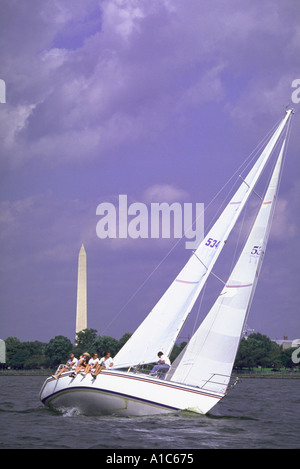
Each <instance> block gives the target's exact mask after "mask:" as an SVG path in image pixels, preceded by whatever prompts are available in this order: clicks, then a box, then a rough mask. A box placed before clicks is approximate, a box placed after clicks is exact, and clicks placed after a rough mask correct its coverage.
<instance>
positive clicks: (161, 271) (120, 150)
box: [0, 0, 300, 342]
mask: <svg viewBox="0 0 300 469" xmlns="http://www.w3.org/2000/svg"><path fill="white" fill-rule="evenodd" d="M0 23H1V26H0V31H1V35H0V54H1V61H0V64H1V65H0V78H1V79H2V80H4V82H5V84H6V103H2V104H0V135H1V140H0V152H1V159H0V175H1V184H0V223H1V231H0V237H1V264H0V272H1V310H0V315H1V316H0V337H1V338H3V339H6V338H7V337H8V336H15V337H18V338H19V339H20V340H22V341H26V340H41V341H45V342H48V341H49V340H50V339H51V338H53V337H55V336H57V335H64V336H67V337H69V338H70V339H71V340H73V339H74V335H75V312H76V283H77V260H78V252H79V249H80V247H81V244H82V243H84V245H85V248H86V252H87V262H88V327H90V328H94V329H96V330H97V331H98V334H100V335H111V336H113V337H115V338H120V337H121V336H122V335H123V334H124V333H125V332H133V331H134V329H135V328H136V327H137V326H138V324H139V323H140V322H141V320H142V319H143V318H144V317H145V316H146V314H147V313H148V312H149V311H150V310H151V308H152V307H153V306H154V304H155V303H156V301H157V300H158V299H159V298H160V296H161V295H162V294H163V292H164V290H165V289H166V288H167V287H168V286H169V284H170V283H171V281H172V280H173V279H174V277H175V276H176V274H177V273H178V272H179V271H180V270H181V268H182V266H183V264H184V262H185V261H186V260H188V258H189V256H190V254H191V251H189V250H188V249H186V248H185V242H184V240H182V241H183V242H181V243H177V241H178V239H174V237H172V236H171V237H170V239H162V238H158V239H151V238H150V237H148V238H145V239H141V238H140V239H132V238H119V237H117V238H115V239H100V238H99V237H98V236H97V232H96V226H97V223H98V222H99V220H100V216H99V214H97V213H96V212H97V207H98V206H99V204H102V203H111V204H112V205H113V206H115V207H116V209H118V200H119V195H122V194H123V195H126V196H127V202H128V205H131V204H133V203H136V202H138V203H142V204H145V206H146V207H149V208H150V203H151V202H167V203H169V204H171V203H172V202H178V203H180V204H184V203H189V204H192V205H193V207H195V204H196V203H204V206H205V207H206V206H207V207H209V203H210V201H211V200H212V199H214V197H215V196H216V194H218V191H219V190H220V189H221V188H222V187H223V186H224V184H225V183H227V182H228V181H229V179H230V177H231V176H232V175H233V174H234V173H235V171H236V170H237V168H238V167H239V166H240V164H241V163H242V162H243V161H245V160H246V159H247V157H248V156H249V155H250V154H251V152H252V151H253V150H254V149H255V147H256V146H257V144H258V143H259V142H261V141H262V140H263V139H264V138H265V136H266V135H267V134H268V133H269V132H270V130H271V129H272V128H273V127H274V125H275V124H276V123H277V122H278V121H279V120H280V119H281V118H282V117H283V116H284V112H285V107H286V106H287V105H293V107H294V109H295V116H294V118H293V123H292V128H291V136H290V141H289V148H288V152H287V157H286V162H285V165H284V172H283V176H282V182H281V187H280V194H279V200H278V203H277V208H276V213H275V218H274V223H273V230H272V234H271V238H270V242H269V246H268V249H267V253H266V257H265V260H264V265H263V268H262V272H261V280H260V283H259V286H258V287H257V291H256V297H255V300H254V302H253V305H252V310H251V313H250V316H249V319H248V326H249V328H251V329H254V330H255V331H256V332H261V333H264V334H267V335H268V336H269V337H271V338H282V337H283V335H288V336H289V337H290V338H296V337H297V338H298V337H299V336H300V315H299V313H300V311H299V281H300V273H299V267H298V266H299V243H298V239H299V228H300V220H299V205H298V204H299V198H300V159H299V156H300V155H299V148H300V132H299V122H300V117H299V114H300V112H299V111H300V107H299V106H300V105H299V104H298V103H297V102H293V101H295V99H293V98H292V93H293V92H294V95H293V96H296V97H297V96H298V97H300V92H299V93H298V95H297V94H295V92H296V91H297V90H296V89H295V88H293V86H292V84H293V82H294V81H295V80H297V79H300V63H299V57H300V8H299V1H298V0H288V1H286V0H277V1H276V2H274V1H273V0H266V1H264V2H261V0H252V1H251V2H250V1H248V2H246V1H241V0H224V1H220V0H151V1H149V0H72V1H70V0H1V17H0ZM227 188H228V186H227ZM222 200H223V199H222V198H221V195H220V197H217V198H215V199H214V204H213V206H215V205H217V204H216V203H217V202H219V203H221V202H222ZM251 204H252V205H253V206H254V204H255V196H254V200H253V201H251V203H250V206H251ZM182 206H183V205H182ZM209 217H210V214H209V210H208V212H207V214H206V213H205V220H204V223H205V226H206V227H207V226H208V223H209ZM245 219H246V217H245ZM240 225H241V224H240ZM240 230H241V231H243V229H242V227H241V226H240ZM168 253H169V255H168ZM226 256H227V254H226ZM228 256H229V253H228ZM231 259H232V258H231ZM230 262H232V260H231V261H230ZM216 271H217V273H218V272H221V274H223V267H222V265H221V267H220V270H219V271H218V270H216ZM212 283H213V285H212V286H211V287H208V288H207V298H205V299H204V300H203V301H202V303H201V309H200V311H199V305H196V307H195V311H194V312H193V314H192V315H191V323H189V324H187V325H186V326H185V328H184V330H183V331H182V335H181V336H180V340H181V339H182V340H186V338H187V337H189V336H190V334H191V331H192V330H193V328H194V321H195V319H196V318H198V320H200V319H201V317H203V316H204V315H205V314H206V312H208V308H209V306H210V305H211V302H212V297H213V294H212V291H213V289H217V291H219V290H220V288H221V285H220V284H218V282H217V281H214V282H212Z"/></svg>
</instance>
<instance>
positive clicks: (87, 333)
mask: <svg viewBox="0 0 300 469" xmlns="http://www.w3.org/2000/svg"><path fill="white" fill-rule="evenodd" d="M96 341H97V330H96V329H84V330H83V331H80V332H78V334H77V335H76V347H75V352H74V353H75V355H76V356H77V355H78V356H77V358H78V357H79V356H80V355H81V354H82V353H84V352H88V353H93V350H95V343H96Z"/></svg>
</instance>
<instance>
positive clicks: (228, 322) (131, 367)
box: [40, 110, 293, 416]
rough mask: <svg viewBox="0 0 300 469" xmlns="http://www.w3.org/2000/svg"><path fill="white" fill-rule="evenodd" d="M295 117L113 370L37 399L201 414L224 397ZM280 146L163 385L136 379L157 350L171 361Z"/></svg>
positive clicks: (52, 385)
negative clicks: (242, 239) (231, 255)
mask: <svg viewBox="0 0 300 469" xmlns="http://www.w3.org/2000/svg"><path fill="white" fill-rule="evenodd" d="M292 115H293V110H287V111H286V114H285V116H284V118H283V119H282V121H281V122H280V123H279V125H278V127H277V128H276V130H275V131H274V133H273V134H272V136H271V138H270V140H269V142H268V143H267V145H266V146H265V148H264V150H263V151H262V152H261V154H260V156H259V158H258V159H257V161H256V162H255V164H254V166H253V167H252V169H251V170H250V171H249V173H248V175H247V176H246V177H245V178H244V179H243V180H242V182H241V184H240V186H239V188H238V190H237V191H236V192H235V194H234V196H233V197H232V198H231V200H230V202H229V203H228V204H227V206H226V207H225V209H224V210H223V212H222V214H221V215H220V216H219V218H218V219H217V221H216V222H215V224H214V225H213V227H212V228H211V229H210V230H209V232H208V233H207V235H206V236H205V237H204V239H203V241H202V242H201V243H200V245H199V247H198V248H197V249H196V251H195V252H194V253H193V255H192V256H191V257H190V259H189V260H188V262H187V263H186V264H185V266H184V267H183V269H182V270H181V272H180V273H179V274H178V276H177V277H176V278H175V280H174V281H173V282H172V284H171V285H170V287H169V288H168V289H167V291H166V292H165V294H164V295H163V296H162V298H161V299H160V300H159V301H158V303H157V304H156V305H155V307H154V308H153V310H152V311H151V312H150V313H149V314H148V316H147V317H146V319H145V320H144V321H143V322H142V323H141V325H140V326H139V327H138V329H137V330H136V331H135V332H134V334H133V335H132V336H131V337H130V339H129V340H128V341H127V342H126V343H125V345H124V346H123V347H122V348H121V350H120V351H119V352H118V353H117V355H116V356H115V357H114V367H113V369H106V370H103V371H102V372H101V373H100V374H99V375H98V376H97V377H96V378H94V377H93V376H92V375H91V374H87V375H86V376H85V377H83V376H81V375H77V376H76V377H75V378H74V377H72V376H70V372H66V373H62V375H61V377H60V378H59V379H54V378H52V377H50V378H48V379H47V380H46V381H45V383H44V384H43V387H42V389H41V393H40V398H41V401H42V402H43V403H44V404H45V405H47V406H49V407H52V408H55V409H72V408H75V409H78V410H79V411H80V412H82V413H84V414H88V415H99V414H100V415H101V414H120V415H127V416H130V415H152V414H157V413H164V412H176V411H179V410H189V411H193V412H197V413H201V414H206V413H207V412H209V410H210V409H211V408H212V407H214V406H215V405H216V404H217V403H218V402H219V400H220V399H222V398H223V397H224V396H225V395H226V393H227V390H228V387H229V385H230V379H231V373H232V368H233V364H234V361H235V357H236V354H237V350H238V346H239V342H240V339H241V336H242V333H243V329H244V325H245V322H246V319H247V316H248V313H249V309H250V306H251V302H252V299H253V295H254V291H255V287H256V284H257V280H258V277H259V273H260V269H261V265H262V261H263V258H264V254H265V250H266V245H267V241H268V237H269V233H270V226H271V221H272V216H273V212H274V207H275V201H276V195H277V192H278V186H279V181H280V174H281V166H282V160H283V155H284V152H285V145H286V139H287V132H288V129H289V124H290V120H291V117H292ZM277 146H279V155H278V157H277V160H276V164H275V167H274V170H273V173H272V176H271V179H270V181H269V185H268V187H267V190H266V192H265V196H264V198H263V200H262V202H261V205H260V208H259V211H258V214H257V216H256V219H255V221H254V224H253V226H252V229H251V231H250V234H249V236H248V239H247V241H246V243H245V245H244V248H243V250H242V252H241V254H240V257H239V259H238V261H237V263H236V265H235V267H234V269H233V270H232V272H231V274H230V276H229V278H228V279H227V281H226V282H225V285H224V287H223V290H222V291H221V293H220V295H219V296H218V298H217V299H216V302H215V304H214V305H213V307H212V308H211V310H210V311H209V313H208V314H207V316H206V317H205V319H204V320H203V322H202V323H201V324H200V326H199V328H198V329H197V331H196V332H195V334H194V335H193V336H192V338H191V340H190V342H189V343H188V344H187V346H186V348H185V349H184V351H183V353H182V354H181V355H180V356H179V357H178V358H177V359H176V361H175V362H176V363H173V364H172V367H171V371H170V372H169V373H168V375H167V376H166V379H165V380H162V379H159V378H156V377H151V376H148V375H145V374H143V373H140V372H139V370H140V369H141V368H140V367H142V366H144V365H146V364H149V363H153V362H155V361H156V353H157V352H158V350H162V351H163V353H164V354H165V355H167V356H170V354H171V351H172V349H173V346H174V344H175V342H176V339H177V337H178V335H179V333H180V331H181V329H182V327H183V324H184V322H185V320H186V318H187V317H188V315H189V313H190V311H191V310H192V308H193V306H194V304H195V302H196V300H197V298H198V296H199V294H200V292H201V291H202V289H203V286H204V284H205V282H206V281H207V279H208V277H209V274H210V273H211V272H212V269H213V266H214V265H215V262H216V261H217V259H218V257H219V255H220V253H221V251H222V249H223V247H224V246H225V244H226V241H227V239H228V236H229V235H230V233H231V231H232V229H233V227H234V226H235V224H236V222H237V220H238V218H239V216H240V214H241V212H242V210H243V208H244V206H245V204H246V203H247V201H248V199H249V197H250V195H251V193H252V192H253V191H254V188H255V185H256V184H257V182H258V180H259V178H260V176H261V174H262V172H263V170H264V169H265V167H266V165H267V163H268V161H269V159H270V157H271V155H272V154H273V153H274V152H275V149H277ZM277 154H278V153H277Z"/></svg>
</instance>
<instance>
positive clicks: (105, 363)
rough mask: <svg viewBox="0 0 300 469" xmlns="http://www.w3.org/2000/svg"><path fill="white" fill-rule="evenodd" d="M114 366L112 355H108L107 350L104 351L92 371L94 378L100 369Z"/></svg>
mask: <svg viewBox="0 0 300 469" xmlns="http://www.w3.org/2000/svg"><path fill="white" fill-rule="evenodd" d="M113 366H114V362H113V359H112V357H111V356H110V352H109V350H106V351H105V352H104V356H103V357H102V358H101V360H100V362H99V363H98V365H97V366H96V369H95V371H94V373H92V376H93V378H96V377H97V375H98V374H99V373H101V371H102V370H105V369H107V368H112V367H113Z"/></svg>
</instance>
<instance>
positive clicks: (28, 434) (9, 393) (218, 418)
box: [0, 376, 300, 450]
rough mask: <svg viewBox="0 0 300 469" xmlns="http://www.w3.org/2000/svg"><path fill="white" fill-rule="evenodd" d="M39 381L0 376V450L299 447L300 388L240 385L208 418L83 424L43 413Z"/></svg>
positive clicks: (298, 383)
mask: <svg viewBox="0 0 300 469" xmlns="http://www.w3.org/2000/svg"><path fill="white" fill-rule="evenodd" d="M44 380H45V378H44V377H41V376H0V425H1V426H0V428H1V433H0V449H22V448H24V449H25V448H26V449H42V448H44V449H64V448H65V449H74V448H82V449H88V448H90V449H115V450H125V449H143V448H146V449H156V450H159V449H170V450H183V449H190V450H196V449H204V448H208V449H212V448H215V449H218V448H228V449H233V448H234V449H238V448H240V449H246V448H248V449H253V448H270V449H273V448H282V449H283V448H285V449H287V448H299V447H300V437H299V434H300V431H299V430H300V380H299V379H263V378H259V379H246V378H245V379H242V380H241V382H240V383H239V384H238V385H237V386H236V387H235V388H233V389H232V391H231V392H230V393H229V394H228V395H227V396H226V398H224V399H223V400H222V401H221V402H220V403H219V404H217V405H216V407H215V408H213V409H212V410H211V412H210V413H209V414H208V415H205V416H201V415H195V414H189V413H184V412H183V413H178V414H170V415H167V416H166V415H163V416H159V417H157V416H155V417H132V418H125V417H122V418H120V417H86V416H83V415H79V414H78V413H76V411H73V412H70V413H67V414H60V413H58V412H54V411H51V410H49V409H48V408H46V407H44V405H43V404H42V403H41V402H40V401H39V390H40V388H41V386H42V383H43V382H44Z"/></svg>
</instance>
